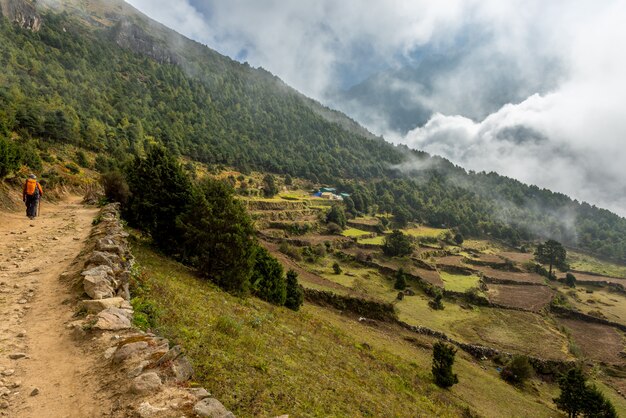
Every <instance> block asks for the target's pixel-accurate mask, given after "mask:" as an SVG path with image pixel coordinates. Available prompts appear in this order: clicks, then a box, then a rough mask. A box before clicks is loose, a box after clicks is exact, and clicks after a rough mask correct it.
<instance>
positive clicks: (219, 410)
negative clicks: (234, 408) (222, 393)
mask: <svg viewBox="0 0 626 418" xmlns="http://www.w3.org/2000/svg"><path fill="white" fill-rule="evenodd" d="M193 412H195V413H196V415H198V416H200V417H209V418H235V415H233V413H232V412H230V411H229V410H227V409H226V408H225V407H224V405H222V403H221V402H220V401H218V400H217V399H215V398H205V399H202V400H201V401H199V402H198V403H196V404H195V405H194V407H193Z"/></svg>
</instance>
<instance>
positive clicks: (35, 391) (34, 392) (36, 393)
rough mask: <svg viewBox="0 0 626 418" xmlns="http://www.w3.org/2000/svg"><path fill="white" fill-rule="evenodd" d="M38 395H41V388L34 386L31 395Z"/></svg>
mask: <svg viewBox="0 0 626 418" xmlns="http://www.w3.org/2000/svg"><path fill="white" fill-rule="evenodd" d="M37 395H39V389H38V388H34V389H33V390H31V392H30V396H37Z"/></svg>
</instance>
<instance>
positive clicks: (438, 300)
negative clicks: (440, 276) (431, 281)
mask: <svg viewBox="0 0 626 418" xmlns="http://www.w3.org/2000/svg"><path fill="white" fill-rule="evenodd" d="M432 293H433V300H431V301H429V302H428V306H430V307H431V308H432V309H434V310H436V311H442V310H443V308H444V306H443V301H442V299H443V292H442V291H441V289H439V288H438V287H433V290H432Z"/></svg>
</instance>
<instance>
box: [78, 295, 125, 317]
mask: <svg viewBox="0 0 626 418" xmlns="http://www.w3.org/2000/svg"><path fill="white" fill-rule="evenodd" d="M125 302H126V301H125V300H124V298H120V297H113V298H105V299H96V300H83V301H81V302H80V303H79V304H78V307H79V309H84V310H85V311H87V313H88V314H97V313H99V312H101V311H104V310H105V309H108V308H121V307H122V306H124V307H125V308H126V306H127V304H126V303H125Z"/></svg>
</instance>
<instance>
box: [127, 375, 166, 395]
mask: <svg viewBox="0 0 626 418" xmlns="http://www.w3.org/2000/svg"><path fill="white" fill-rule="evenodd" d="M162 385H163V383H161V378H160V377H159V375H158V374H156V373H155V372H149V373H144V374H142V375H139V376H137V377H136V378H134V379H133V383H132V384H131V387H130V390H131V392H132V393H135V394H138V395H141V394H147V393H151V392H157V391H159V390H160V389H161V386H162Z"/></svg>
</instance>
